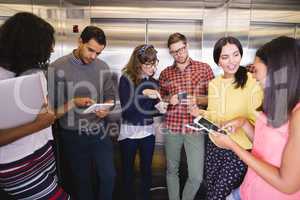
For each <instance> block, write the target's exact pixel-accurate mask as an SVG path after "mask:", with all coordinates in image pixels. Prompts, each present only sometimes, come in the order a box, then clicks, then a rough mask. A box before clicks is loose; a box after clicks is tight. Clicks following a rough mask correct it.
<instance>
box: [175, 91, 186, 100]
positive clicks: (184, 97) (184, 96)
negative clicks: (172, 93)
mask: <svg viewBox="0 0 300 200" xmlns="http://www.w3.org/2000/svg"><path fill="white" fill-rule="evenodd" d="M177 96H178V100H179V102H183V103H184V102H185V101H186V100H187V92H179V93H178V94H177Z"/></svg>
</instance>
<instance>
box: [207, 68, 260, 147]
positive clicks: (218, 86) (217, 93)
mask: <svg viewBox="0 0 300 200" xmlns="http://www.w3.org/2000/svg"><path fill="white" fill-rule="evenodd" d="M247 75H248V80H247V83H246V85H245V87H244V88H238V89H236V88H235V84H233V82H234V78H230V79H225V78H223V76H218V77H216V78H215V79H213V80H212V81H211V82H210V83H209V87H208V107H207V111H206V112H205V114H204V115H205V117H207V118H208V119H210V120H211V121H213V122H215V123H217V124H219V123H221V122H226V121H229V120H232V119H234V118H236V117H246V118H247V119H248V120H249V121H250V122H251V123H253V124H254V122H255V119H256V116H257V114H258V113H257V111H256V109H257V108H258V107H259V106H260V105H261V104H262V99H263V91H262V88H261V86H260V85H259V83H258V82H256V80H255V79H254V78H253V77H252V75H251V74H250V73H248V74H247ZM230 137H231V138H232V139H233V140H234V141H235V142H237V143H238V144H239V145H240V146H241V147H243V148H244V149H251V148H252V142H251V141H250V140H249V138H248V137H247V135H246V133H245V132H244V131H243V130H242V129H238V130H237V131H236V132H235V133H232V134H230Z"/></svg>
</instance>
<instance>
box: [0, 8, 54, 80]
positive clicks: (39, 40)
mask: <svg viewBox="0 0 300 200" xmlns="http://www.w3.org/2000/svg"><path fill="white" fill-rule="evenodd" d="M54 32H55V31H54V28H53V27H52V26H51V25H50V24H49V23H48V22H46V21H45V20H43V19H42V18H40V17H38V16H36V15H34V14H32V13H27V12H20V13H17V14H15V15H14V16H12V17H10V18H9V19H7V20H6V21H5V22H4V24H3V25H2V26H1V27H0V66H2V67H4V68H5V69H7V70H10V71H12V72H14V73H16V75H19V74H21V73H23V72H24V71H27V70H29V69H34V68H42V69H43V68H45V67H46V66H47V63H48V61H49V58H50V54H51V52H52V51H53V46H54V43H55V40H54Z"/></svg>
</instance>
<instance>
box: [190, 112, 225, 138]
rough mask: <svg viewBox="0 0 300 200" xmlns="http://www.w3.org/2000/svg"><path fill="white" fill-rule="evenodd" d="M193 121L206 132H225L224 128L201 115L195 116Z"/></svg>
mask: <svg viewBox="0 0 300 200" xmlns="http://www.w3.org/2000/svg"><path fill="white" fill-rule="evenodd" d="M194 123H195V124H198V125H199V126H201V127H202V128H204V129H205V130H206V131H208V132H212V131H217V132H219V133H222V134H226V132H225V130H222V129H220V128H219V127H218V126H217V125H216V124H214V123H213V122H211V121H209V120H208V119H205V118H204V117H202V116H199V117H197V118H195V119H194Z"/></svg>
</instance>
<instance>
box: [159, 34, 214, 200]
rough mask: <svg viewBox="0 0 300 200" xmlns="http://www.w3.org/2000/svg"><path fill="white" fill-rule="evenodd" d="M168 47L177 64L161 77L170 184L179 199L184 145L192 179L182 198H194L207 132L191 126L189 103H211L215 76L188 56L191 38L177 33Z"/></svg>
mask: <svg viewBox="0 0 300 200" xmlns="http://www.w3.org/2000/svg"><path fill="white" fill-rule="evenodd" d="M168 48H169V51H170V54H171V55H172V56H173V58H174V64H173V65H172V66H169V67H167V68H166V69H164V70H163V71H162V72H161V74H160V77H159V83H160V92H161V96H162V98H163V99H164V100H165V101H167V102H169V106H168V110H167V113H166V117H165V126H166V129H165V150H166V159H167V186H168V193H169V199H170V200H179V199H180V194H179V177H178V170H179V164H180V155H181V148H182V146H183V145H184V148H185V152H186V156H187V164H188V180H187V182H186V184H185V186H184V190H183V193H182V200H192V199H194V197H195V195H196V193H197V191H198V189H199V186H200V184H201V181H202V176H203V163H204V135H202V134H199V132H198V133H197V132H195V131H193V130H191V129H189V128H186V126H185V125H186V124H190V123H192V121H193V117H192V116H191V115H190V114H189V109H188V108H189V105H190V104H191V102H192V101H190V99H194V100H196V102H197V104H199V105H201V106H206V105H207V88H208V82H209V81H210V80H211V79H213V78H214V75H213V72H212V70H211V68H210V66H209V65H208V64H206V63H202V62H199V61H194V60H192V59H191V58H190V57H189V55H188V44H187V39H186V37H185V36H184V35H182V34H180V33H173V34H171V35H170V36H169V39H168Z"/></svg>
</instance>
